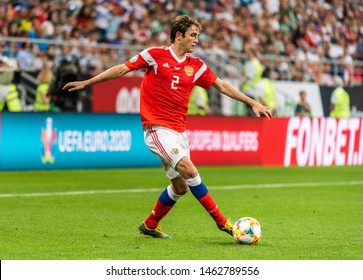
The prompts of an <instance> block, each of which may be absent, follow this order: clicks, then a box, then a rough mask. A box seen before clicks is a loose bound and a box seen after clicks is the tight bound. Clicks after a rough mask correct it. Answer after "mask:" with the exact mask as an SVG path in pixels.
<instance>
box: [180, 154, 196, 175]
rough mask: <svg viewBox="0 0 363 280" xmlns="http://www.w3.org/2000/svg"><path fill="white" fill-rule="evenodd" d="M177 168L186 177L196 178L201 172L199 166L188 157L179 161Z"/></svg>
mask: <svg viewBox="0 0 363 280" xmlns="http://www.w3.org/2000/svg"><path fill="white" fill-rule="evenodd" d="M176 169H177V171H178V172H179V174H180V175H181V176H182V177H183V178H184V179H190V178H195V177H197V176H198V174H199V173H198V170H197V168H196V167H195V166H194V164H193V163H192V162H191V161H190V159H189V158H187V157H184V158H182V159H181V160H180V161H179V162H178V164H177V166H176Z"/></svg>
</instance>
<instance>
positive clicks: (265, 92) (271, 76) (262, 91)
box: [255, 68, 278, 115]
mask: <svg viewBox="0 0 363 280" xmlns="http://www.w3.org/2000/svg"><path fill="white" fill-rule="evenodd" d="M277 77H278V74H277V72H276V71H274V70H270V69H268V68H266V69H265V70H264V71H263V73H262V78H261V79H260V81H259V82H258V83H257V85H256V91H255V92H256V100H257V101H258V102H259V103H261V104H262V105H264V106H266V107H269V108H270V110H271V112H272V114H273V115H276V87H275V85H274V84H273V83H272V81H274V80H277Z"/></svg>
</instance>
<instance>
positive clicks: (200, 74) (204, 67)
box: [193, 62, 207, 83]
mask: <svg viewBox="0 0 363 280" xmlns="http://www.w3.org/2000/svg"><path fill="white" fill-rule="evenodd" d="M206 70H207V65H205V63H204V62H203V65H202V67H200V68H199V70H198V71H197V73H195V75H194V80H193V83H194V82H195V81H196V80H198V79H199V77H200V76H202V74H203V73H204V72H205V71H206Z"/></svg>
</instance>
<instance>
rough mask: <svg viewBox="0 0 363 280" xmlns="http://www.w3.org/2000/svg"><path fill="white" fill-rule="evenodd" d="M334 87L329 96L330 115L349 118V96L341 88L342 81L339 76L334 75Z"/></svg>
mask: <svg viewBox="0 0 363 280" xmlns="http://www.w3.org/2000/svg"><path fill="white" fill-rule="evenodd" d="M334 81H335V86H336V88H335V89H334V91H333V92H332V95H331V98H330V114H329V116H330V117H333V118H349V117H350V97H349V94H348V92H347V91H346V90H345V89H344V88H343V85H344V81H343V79H342V78H341V77H339V76H335V77H334Z"/></svg>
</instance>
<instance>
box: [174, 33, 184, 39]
mask: <svg viewBox="0 0 363 280" xmlns="http://www.w3.org/2000/svg"><path fill="white" fill-rule="evenodd" d="M175 35H176V36H175V38H176V40H178V41H180V40H181V39H182V38H183V37H184V36H183V34H182V33H181V32H180V31H177V32H176V33H175Z"/></svg>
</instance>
